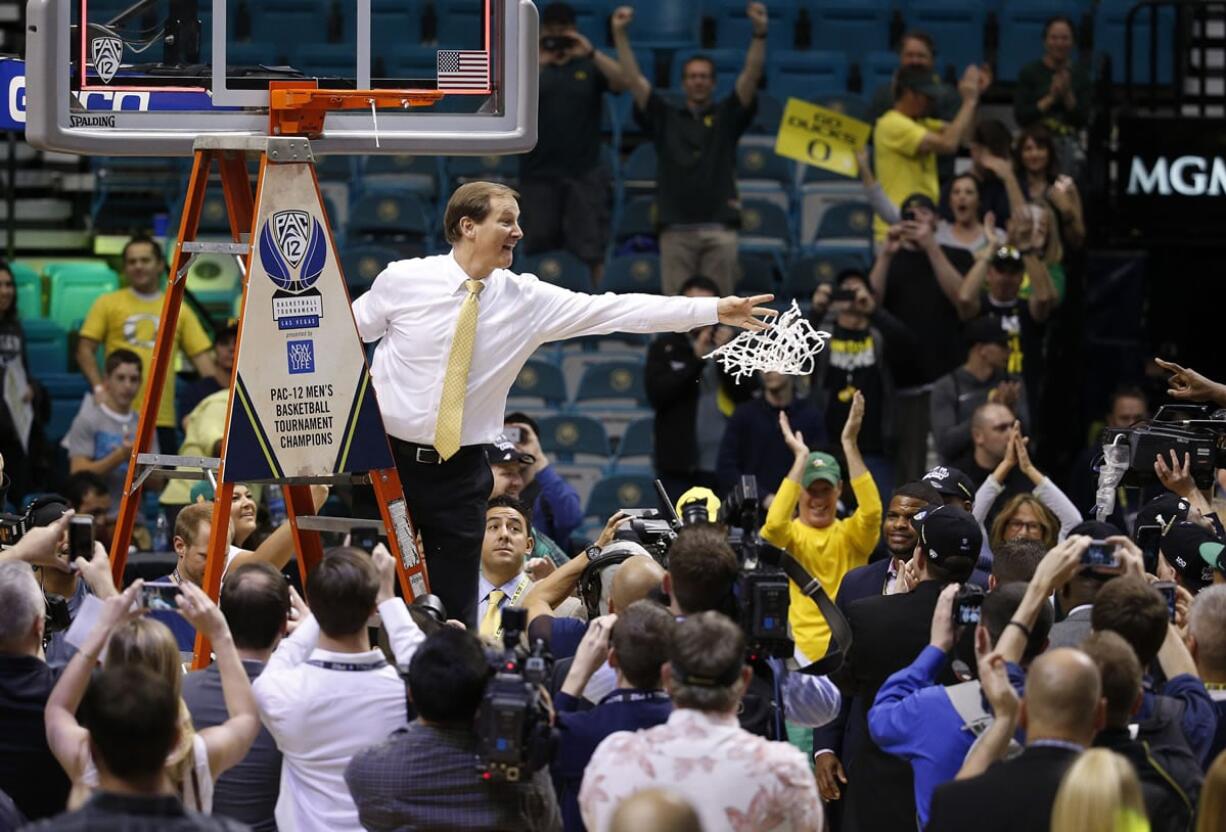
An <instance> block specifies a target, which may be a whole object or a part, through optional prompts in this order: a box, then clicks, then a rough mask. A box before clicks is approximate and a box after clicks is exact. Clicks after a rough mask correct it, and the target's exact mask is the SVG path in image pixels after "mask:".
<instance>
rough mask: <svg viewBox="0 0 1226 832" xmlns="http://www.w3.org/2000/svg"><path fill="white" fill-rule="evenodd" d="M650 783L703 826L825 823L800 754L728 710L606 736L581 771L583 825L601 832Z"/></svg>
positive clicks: (811, 829)
mask: <svg viewBox="0 0 1226 832" xmlns="http://www.w3.org/2000/svg"><path fill="white" fill-rule="evenodd" d="M651 788H665V789H668V790H669V791H673V792H676V793H677V794H679V795H681V797H683V798H685V799H686V800H687V801H689V803H690V805H691V806H693V807H694V809H695V810H696V811H697V812H698V817H699V819H700V820H701V821H702V828H703V829H733V830H739V829H753V830H755V832H769V830H797V832H799V830H806V832H820V830H821V829H822V827H823V825H824V820H823V815H822V805H821V801H820V800H819V799H818V796H817V781H816V780H814V779H813V774H812V773H811V772H810V771H809V763H808V761H807V760H806V759H805V755H804V754H803V753H802V752H801V751H800V749H798V748H796V747H795V746H792V745H789V744H788V743H786V742H771V741H769V740H766V739H763V738H762V737H759V736H755V735H754V734H751V733H749V732H748V731H745V730H743V729H742V728H741V726H740V725H738V724H737V721H736V717H735V716H733V715H726V716H725V715H717V714H708V713H703V712H701V711H695V710H692V709H689V708H678V709H677V710H675V711H673V712H672V715H671V716H669V718H668V722H666V723H664V724H663V725H657V726H656V727H654V728H646V729H643V730H641V731H633V732H631V731H618V732H617V733H615V734H610V735H609V736H608V737H606V738H605V739H604V740H603V741H602V742H601V743H600V745H598V746H597V747H596V751H595V753H594V754H592V761H591V762H590V763H588V766H587V769H586V770H585V771H584V773H583V785H582V786H581V787H580V789H579V809H580V811H582V813H583V822H584V824H586V826H587V828H588V830H589V832H606V830H607V829H608V828H609V820H610V819H611V818H612V816H613V810H614V809H616V808H617V805H618V803H620V802H621V800H622V799H623V798H625V797H628V796H630V795H631V794H634V793H635V792H638V791H642V790H644V789H651Z"/></svg>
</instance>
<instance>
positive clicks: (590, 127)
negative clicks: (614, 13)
mask: <svg viewBox="0 0 1226 832" xmlns="http://www.w3.org/2000/svg"><path fill="white" fill-rule="evenodd" d="M622 79H623V73H622V69H621V67H620V66H619V65H618V63H617V61H615V60H613V59H612V58H610V57H609V56H608V55H605V54H604V53H602V52H600V51H598V50H597V49H595V48H594V47H593V46H592V43H591V41H589V40H588V39H587V38H586V37H585V36H584V35H583V34H582V33H581V32H580V31H579V29H578V28H577V26H576V19H575V10H574V9H573V8H571V6H570V5H569V4H567V3H557V2H555V3H548V4H546V5H545V6H543V7H542V8H541V41H540V95H539V99H540V110H539V113H538V116H537V136H538V138H537V143H536V147H535V148H533V149H532V150H531V151H530V152H529V153H526V154H524V155H523V156H521V157H520V164H519V191H520V194H521V203H522V205H523V209H524V246H525V249H526V251H527V253H528V254H539V253H541V252H545V251H556V250H558V249H565V250H567V251H569V252H570V253H571V254H573V255H575V256H576V257H578V258H579V259H580V260H582V261H583V262H584V263H586V264H587V266H588V268H590V269H591V271H592V279H593V282H594V283H595V284H597V285H599V283H600V277H601V274H602V272H603V271H604V249H605V243H606V242H607V241H608V233H609V232H608V229H609V202H610V189H609V174H608V171H607V170H606V169H605V166H604V163H603V159H602V158H601V153H600V150H601V148H602V147H603V145H602V144H601V137H600V121H601V115H602V113H603V106H604V100H603V99H604V93H605V92H611V93H618V92H621V91H622V90H624V89H625V88H626V84H625V82H624V81H623V80H622Z"/></svg>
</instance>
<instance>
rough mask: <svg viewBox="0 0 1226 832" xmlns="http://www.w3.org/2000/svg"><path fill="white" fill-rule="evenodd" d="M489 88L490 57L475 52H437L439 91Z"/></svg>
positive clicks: (452, 50) (457, 50) (453, 50)
mask: <svg viewBox="0 0 1226 832" xmlns="http://www.w3.org/2000/svg"><path fill="white" fill-rule="evenodd" d="M489 86H490V56H489V53H488V52H479V51H476V50H459V49H440V50H439V51H438V88H439V89H440V90H485V89H489Z"/></svg>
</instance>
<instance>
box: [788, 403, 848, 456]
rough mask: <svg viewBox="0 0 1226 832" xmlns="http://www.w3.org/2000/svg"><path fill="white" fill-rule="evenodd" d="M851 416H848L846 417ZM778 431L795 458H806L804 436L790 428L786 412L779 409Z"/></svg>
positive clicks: (806, 448)
mask: <svg viewBox="0 0 1226 832" xmlns="http://www.w3.org/2000/svg"><path fill="white" fill-rule="evenodd" d="M848 418H849V419H850V418H851V417H850V416H849V417H848ZM779 431H780V433H782V434H783V441H784V444H786V445H787V446H788V450H789V451H791V452H792V454H793V456H795V457H796V458H797V459H807V458H808V456H809V446H808V445H806V444H805V437H804V434H802V433H801V432H800V431H798V430H792V423H791V422H789V421H788V415H787V413H785V412H783V411H782V410H781V411H779Z"/></svg>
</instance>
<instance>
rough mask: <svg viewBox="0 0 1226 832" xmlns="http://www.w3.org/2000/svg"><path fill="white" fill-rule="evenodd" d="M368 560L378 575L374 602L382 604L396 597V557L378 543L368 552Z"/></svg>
mask: <svg viewBox="0 0 1226 832" xmlns="http://www.w3.org/2000/svg"><path fill="white" fill-rule="evenodd" d="M370 560H371V563H372V564H374V567H375V574H376V575H378V576H379V592H378V594H377V595H376V596H375V602H376V603H377V604H382V603H383V602H384V601H388V600H390V599H392V598H395V597H396V559H395V558H394V557H392V553H391V552H389V551H388V550H387V547H386V546H384V545H383V544H382V543H379V544H378V545H376V546H375V548H374V550H373V551H372V552H371V553H370Z"/></svg>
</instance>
